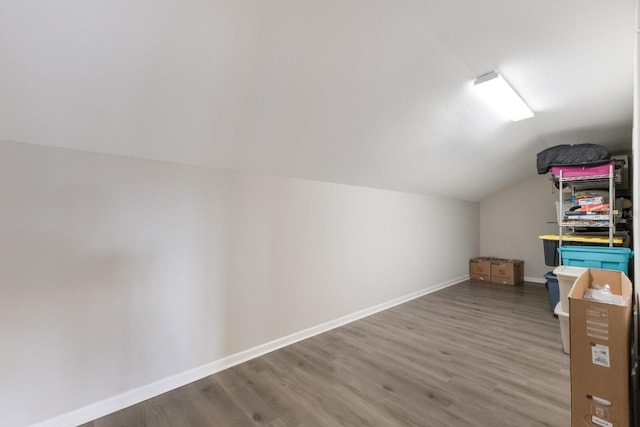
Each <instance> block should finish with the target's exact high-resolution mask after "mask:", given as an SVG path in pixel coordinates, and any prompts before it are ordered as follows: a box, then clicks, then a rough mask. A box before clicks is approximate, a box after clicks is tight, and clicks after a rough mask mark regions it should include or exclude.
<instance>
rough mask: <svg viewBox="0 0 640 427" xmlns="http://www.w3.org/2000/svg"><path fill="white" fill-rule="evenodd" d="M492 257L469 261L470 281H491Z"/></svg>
mask: <svg viewBox="0 0 640 427" xmlns="http://www.w3.org/2000/svg"><path fill="white" fill-rule="evenodd" d="M494 259H496V258H494V257H477V258H471V259H470V260H469V278H470V279H471V280H482V281H484V282H490V281H491V261H492V260H494Z"/></svg>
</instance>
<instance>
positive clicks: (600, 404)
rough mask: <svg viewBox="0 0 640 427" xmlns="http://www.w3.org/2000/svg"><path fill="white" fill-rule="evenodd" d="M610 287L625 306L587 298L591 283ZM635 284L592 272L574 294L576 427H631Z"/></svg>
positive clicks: (604, 272)
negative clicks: (630, 390) (630, 397)
mask: <svg viewBox="0 0 640 427" xmlns="http://www.w3.org/2000/svg"><path fill="white" fill-rule="evenodd" d="M593 281H596V282H597V283H599V284H601V285H602V284H605V283H606V284H609V286H610V288H611V292H612V293H613V294H616V295H622V296H623V299H624V300H625V305H624V306H619V305H614V304H607V303H602V302H596V301H591V300H587V299H584V294H585V292H586V291H587V290H588V289H589V287H590V285H591V283H592V282H593ZM632 288H633V286H632V284H631V281H630V280H629V278H628V277H627V276H626V275H625V274H624V273H623V272H621V271H613V270H599V269H588V270H586V271H585V272H584V273H582V274H581V275H580V276H579V277H578V278H577V279H576V282H575V284H574V285H573V288H572V289H571V292H570V293H569V314H570V316H569V322H570V329H571V334H570V335H571V426H572V427H578V426H580V427H582V426H604V427H607V426H615V427H628V426H630V403H629V377H630V370H631V365H630V357H629V354H630V351H631V302H632V301H631V300H632Z"/></svg>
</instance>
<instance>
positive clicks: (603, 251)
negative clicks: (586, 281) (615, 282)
mask: <svg viewBox="0 0 640 427" xmlns="http://www.w3.org/2000/svg"><path fill="white" fill-rule="evenodd" d="M558 252H559V253H560V256H561V257H562V265H572V266H574V267H587V268H602V269H604V270H618V271H622V272H624V274H626V275H628V274H629V260H630V259H631V257H633V251H632V250H631V249H629V248H608V247H601V246H562V247H560V248H558Z"/></svg>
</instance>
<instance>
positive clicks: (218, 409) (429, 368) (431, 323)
mask: <svg viewBox="0 0 640 427" xmlns="http://www.w3.org/2000/svg"><path fill="white" fill-rule="evenodd" d="M569 424H570V388H569V357H568V356H567V355H566V354H564V353H563V352H562V343H561V339H560V327H559V323H558V320H557V318H555V317H553V315H552V313H551V310H550V309H549V302H548V297H547V292H546V289H545V287H544V286H543V285H539V284H526V285H523V286H516V287H513V286H508V285H497V284H486V283H482V282H473V281H468V282H463V283H460V284H458V285H455V286H451V287H449V288H446V289H443V290H441V291H438V292H435V293H433V294H430V295H426V296H424V297H422V298H418V299H415V300H413V301H410V302H408V303H405V304H402V305H399V306H396V307H394V308H391V309H389V310H386V311H384V312H381V313H378V314H375V315H372V316H370V317H367V318H365V319H362V320H359V321H356V322H353V323H350V324H348V325H346V326H343V327H340V328H337V329H334V330H331V331H329V332H326V333H324V334H321V335H318V336H315V337H313V338H310V339H307V340H305V341H302V342H299V343H296V344H294V345H291V346H289V347H286V348H283V349H281V350H278V351H275V352H272V353H269V354H267V355H265V356H262V357H259V358H257V359H254V360H252V361H249V362H246V363H243V364H241V365H238V366H235V367H233V368H231V369H227V370H225V371H223V372H220V373H218V374H216V375H212V376H210V377H207V378H204V379H202V380H200V381H197V382H194V383H192V384H189V385H186V386H184V387H181V388H179V389H176V390H173V391H171V392H168V393H165V394H163V395H160V396H158V397H155V398H153V399H150V400H147V401H145V402H142V403H140V404H138V405H135V406H132V407H130V408H127V409H124V410H122V411H119V412H116V413H113V414H111V415H108V416H106V417H103V418H100V419H98V420H95V421H93V422H90V423H87V424H85V425H84V427H113V426H167V427H168V426H171V427H176V426H177V427H181V426H232V427H235V426H273V427H281V426H385V427H386V426H390V427H391V426H447V427H451V426H482V427H488V426H491V427H496V426H509V427H513V426H531V427H533V426H557V427H566V426H568V425H569Z"/></svg>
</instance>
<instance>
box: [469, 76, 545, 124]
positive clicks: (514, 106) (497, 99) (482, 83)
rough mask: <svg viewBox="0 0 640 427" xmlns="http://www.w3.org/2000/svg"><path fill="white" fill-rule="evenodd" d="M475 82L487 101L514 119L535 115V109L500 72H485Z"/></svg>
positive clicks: (515, 120)
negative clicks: (529, 105)
mask: <svg viewBox="0 0 640 427" xmlns="http://www.w3.org/2000/svg"><path fill="white" fill-rule="evenodd" d="M473 84H474V86H475V88H476V89H477V90H478V91H479V92H480V93H481V94H482V96H483V98H485V99H486V100H487V102H489V103H491V104H492V105H494V107H495V108H496V109H497V110H498V111H500V112H501V113H502V114H503V115H504V116H506V117H510V118H511V120H512V121H514V122H517V121H518V120H523V119H528V118H529V117H533V111H531V109H530V108H529V107H528V106H527V104H525V102H524V101H523V100H522V98H520V96H519V95H518V94H517V93H516V91H515V90H513V88H512V87H511V86H510V85H509V83H507V81H506V80H505V79H504V78H503V77H502V76H501V75H500V74H499V73H497V72H495V71H492V72H490V73H487V74H484V75H482V76H480V77H478V78H477V79H476V81H475V82H474V83H473Z"/></svg>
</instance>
